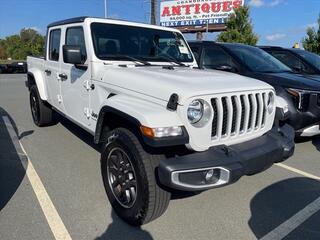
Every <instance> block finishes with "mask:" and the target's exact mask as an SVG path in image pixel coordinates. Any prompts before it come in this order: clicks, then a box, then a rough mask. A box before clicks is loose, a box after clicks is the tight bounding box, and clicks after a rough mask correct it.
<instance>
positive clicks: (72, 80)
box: [60, 26, 91, 128]
mask: <svg viewBox="0 0 320 240" xmlns="http://www.w3.org/2000/svg"><path fill="white" fill-rule="evenodd" d="M64 44H65V45H78V46H80V49H81V55H82V62H83V64H82V65H81V66H75V65H73V64H69V63H64V62H63V60H62V63H61V70H60V74H62V76H63V77H62V78H61V95H62V99H63V104H64V108H65V112H66V114H67V115H68V116H69V117H71V118H72V119H73V120H74V121H76V122H78V123H80V124H81V125H83V126H84V127H87V128H88V126H89V124H90V121H89V120H90V116H91V110H90V106H89V103H90V91H91V79H90V69H87V68H86V67H85V66H86V63H87V51H86V42H85V37H84V31H83V28H82V26H73V27H66V29H65V39H64Z"/></svg>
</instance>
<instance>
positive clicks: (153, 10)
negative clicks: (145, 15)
mask: <svg viewBox="0 0 320 240" xmlns="http://www.w3.org/2000/svg"><path fill="white" fill-rule="evenodd" d="M156 11H157V0H151V20H150V22H151V24H153V25H157V14H156Z"/></svg>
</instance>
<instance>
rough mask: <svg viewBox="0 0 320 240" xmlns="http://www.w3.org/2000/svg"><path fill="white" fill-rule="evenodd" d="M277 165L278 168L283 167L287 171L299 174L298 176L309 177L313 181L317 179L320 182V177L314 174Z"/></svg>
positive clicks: (280, 164)
mask: <svg viewBox="0 0 320 240" xmlns="http://www.w3.org/2000/svg"><path fill="white" fill-rule="evenodd" d="M275 165H276V166H278V167H282V168H284V169H287V170H289V171H291V172H294V173H298V174H300V175H302V176H305V177H308V178H312V179H315V180H320V177H318V176H315V175H313V174H310V173H307V172H304V171H302V170H300V169H297V168H294V167H290V166H288V165H285V164H283V163H276V164H275Z"/></svg>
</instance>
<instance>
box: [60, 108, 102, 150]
mask: <svg viewBox="0 0 320 240" xmlns="http://www.w3.org/2000/svg"><path fill="white" fill-rule="evenodd" d="M56 117H57V119H58V121H59V122H60V123H61V125H62V126H64V127H65V128H66V129H68V130H69V131H70V132H71V133H72V134H73V135H75V136H77V137H78V139H79V140H81V141H83V142H84V143H86V144H87V145H89V146H90V147H92V148H93V149H95V150H96V151H98V152H100V150H101V146H100V145H97V144H95V143H94V139H93V136H92V135H91V134H90V133H88V132H87V131H85V130H84V129H82V128H81V127H79V126H78V125H76V124H74V123H73V122H71V121H70V120H68V119H67V118H65V117H63V116H61V115H59V114H57V116H56Z"/></svg>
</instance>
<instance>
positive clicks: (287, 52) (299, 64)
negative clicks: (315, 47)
mask: <svg viewBox="0 0 320 240" xmlns="http://www.w3.org/2000/svg"><path fill="white" fill-rule="evenodd" d="M260 48H261V49H263V50H264V51H266V52H267V53H269V54H271V55H272V56H274V57H275V58H277V59H278V60H280V61H281V62H282V63H284V64H285V65H287V66H288V67H290V68H291V69H292V70H293V71H295V72H297V73H302V74H306V75H319V77H320V56H319V55H317V54H315V53H311V52H308V51H305V50H302V49H296V48H282V47H271V46H270V47H269V46H261V47H260Z"/></svg>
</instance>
